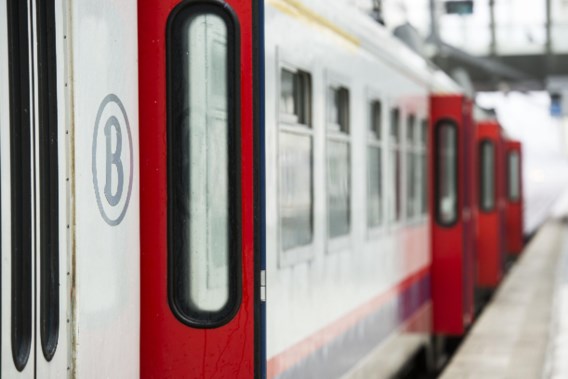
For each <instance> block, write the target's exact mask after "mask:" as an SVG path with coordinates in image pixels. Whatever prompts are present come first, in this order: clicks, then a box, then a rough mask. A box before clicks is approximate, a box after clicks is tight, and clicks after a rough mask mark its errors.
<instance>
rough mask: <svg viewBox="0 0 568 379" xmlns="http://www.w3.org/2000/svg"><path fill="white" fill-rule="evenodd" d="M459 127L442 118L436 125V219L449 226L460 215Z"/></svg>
mask: <svg viewBox="0 0 568 379" xmlns="http://www.w3.org/2000/svg"><path fill="white" fill-rule="evenodd" d="M457 158H458V156H457V127H456V125H455V124H454V123H453V122H452V121H446V120H442V121H440V122H438V124H437V125H436V157H435V175H436V178H435V183H436V219H437V221H438V223H439V224H440V225H445V226H449V225H452V224H453V223H454V222H456V221H457V217H458V184H457Z"/></svg>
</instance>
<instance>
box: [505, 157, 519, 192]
mask: <svg viewBox="0 0 568 379" xmlns="http://www.w3.org/2000/svg"><path fill="white" fill-rule="evenodd" d="M507 171H508V176H507V179H508V180H507V184H508V185H507V187H508V191H507V192H508V194H509V200H510V201H518V200H519V198H520V197H521V191H520V187H521V180H520V158H519V153H518V152H517V151H511V152H509V154H508V155H507Z"/></svg>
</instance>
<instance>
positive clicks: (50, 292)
mask: <svg viewBox="0 0 568 379" xmlns="http://www.w3.org/2000/svg"><path fill="white" fill-rule="evenodd" d="M37 15H38V17H37V24H38V31H37V37H38V38H37V42H38V56H37V59H38V62H39V64H38V79H39V80H38V88H39V96H38V98H39V107H38V109H39V155H40V159H39V170H40V175H39V184H40V209H39V218H40V272H41V275H40V294H41V295H40V304H39V307H40V319H41V322H40V335H41V347H42V351H43V355H44V357H45V358H46V359H47V360H48V361H49V360H51V358H52V357H53V355H54V354H55V350H56V348H57V340H58V337H59V188H58V178H59V174H58V152H57V145H58V135H57V89H56V79H57V73H56V59H55V3H54V1H42V2H40V3H38V7H37Z"/></svg>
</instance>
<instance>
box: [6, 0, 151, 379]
mask: <svg viewBox="0 0 568 379" xmlns="http://www.w3.org/2000/svg"><path fill="white" fill-rule="evenodd" d="M136 20H137V16H136V1H131V0H128V1H111V0H101V1H98V0H97V1H79V2H68V1H60V0H48V1H36V0H6V1H2V2H0V171H1V173H2V181H1V203H0V205H1V210H2V217H1V228H2V234H1V235H2V239H1V246H2V249H1V282H2V296H1V313H0V318H1V341H2V344H1V346H0V350H1V362H0V376H1V377H2V378H34V377H41V378H62V377H65V376H69V377H82V378H83V377H121V378H127V377H131V378H132V377H136V376H138V374H139V364H138V362H139V351H138V346H139V342H138V341H139V318H140V307H139V288H140V283H139V205H138V203H139V195H138V193H139V185H138V70H137V67H138V65H137V51H138V50H137V22H136ZM125 362H126V364H125Z"/></svg>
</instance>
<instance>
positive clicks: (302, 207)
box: [279, 132, 313, 250]
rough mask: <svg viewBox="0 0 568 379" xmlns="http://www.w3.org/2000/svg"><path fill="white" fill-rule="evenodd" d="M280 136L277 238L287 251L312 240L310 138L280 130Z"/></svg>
mask: <svg viewBox="0 0 568 379" xmlns="http://www.w3.org/2000/svg"><path fill="white" fill-rule="evenodd" d="M279 138H280V141H279V144H280V150H279V165H280V167H279V175H280V177H279V180H280V191H279V204H280V228H281V229H280V230H281V236H280V238H281V246H282V250H288V249H291V248H294V247H298V246H304V245H308V244H309V243H311V241H312V236H313V221H312V217H313V204H312V167H313V166H312V137H311V136H310V135H302V134H294V133H286V132H281V133H280V137H279Z"/></svg>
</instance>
